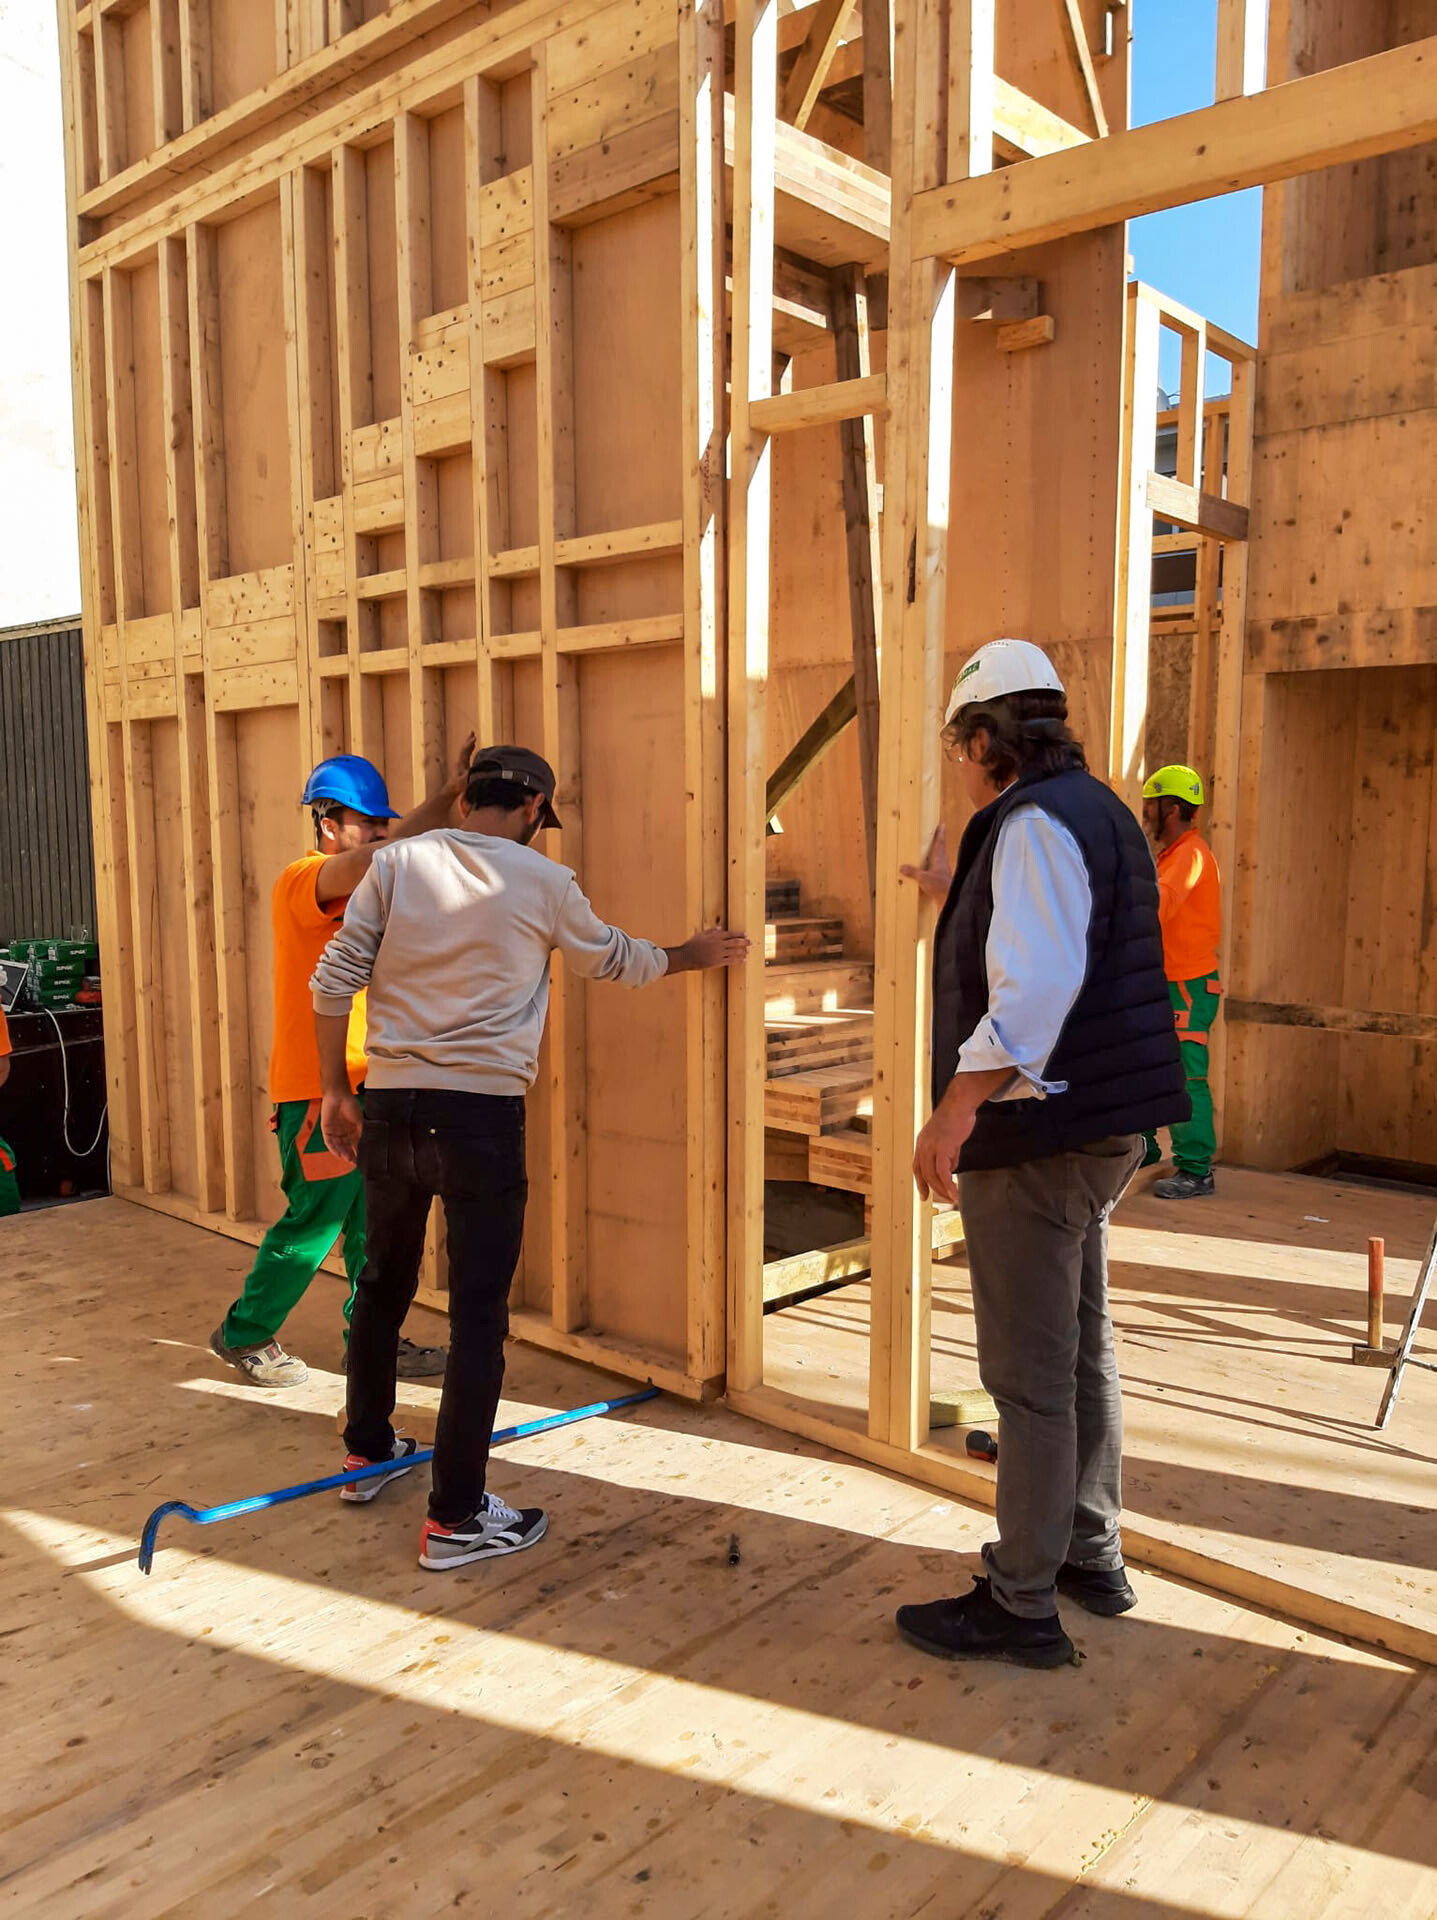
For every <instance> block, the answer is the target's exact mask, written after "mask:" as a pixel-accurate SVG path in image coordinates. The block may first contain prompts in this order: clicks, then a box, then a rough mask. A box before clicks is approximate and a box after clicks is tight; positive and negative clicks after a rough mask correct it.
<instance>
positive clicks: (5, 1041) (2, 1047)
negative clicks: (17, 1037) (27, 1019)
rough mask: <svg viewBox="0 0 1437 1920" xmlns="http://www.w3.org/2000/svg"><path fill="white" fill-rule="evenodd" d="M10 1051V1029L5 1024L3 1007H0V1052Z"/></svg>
mask: <svg viewBox="0 0 1437 1920" xmlns="http://www.w3.org/2000/svg"><path fill="white" fill-rule="evenodd" d="M9 1051H10V1029H9V1028H8V1027H7V1026H6V1024H5V1009H4V1008H3V1007H0V1053H9Z"/></svg>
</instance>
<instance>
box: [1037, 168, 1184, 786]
mask: <svg viewBox="0 0 1437 1920" xmlns="http://www.w3.org/2000/svg"><path fill="white" fill-rule="evenodd" d="M1036 164H1037V163H1036V162H1034V165H1036ZM1160 332H1161V317H1160V315H1159V312H1158V309H1157V307H1156V306H1155V305H1154V304H1153V303H1152V301H1150V300H1144V299H1143V297H1142V291H1141V289H1140V287H1139V286H1138V284H1137V282H1136V281H1131V282H1129V285H1128V299H1127V321H1126V325H1125V327H1124V339H1125V343H1126V346H1125V354H1124V366H1123V437H1122V453H1121V475H1122V478H1121V482H1120V486H1121V492H1120V497H1119V502H1118V568H1117V592H1116V606H1117V612H1116V619H1115V624H1114V634H1113V641H1114V644H1113V698H1112V708H1111V713H1112V719H1111V722H1110V728H1109V737H1108V780H1109V784H1110V785H1111V786H1112V789H1113V791H1114V792H1115V793H1117V794H1119V795H1121V797H1122V798H1123V799H1125V800H1126V801H1127V803H1128V805H1129V806H1130V807H1132V808H1133V810H1134V812H1140V811H1141V805H1140V803H1141V799H1142V784H1143V777H1144V774H1143V767H1144V755H1145V753H1146V742H1147V707H1148V649H1149V636H1150V633H1151V628H1152V577H1153V557H1152V539H1153V509H1152V505H1151V503H1150V500H1149V494H1148V486H1149V480H1150V478H1151V475H1152V463H1153V459H1154V456H1155V449H1156V445H1157V435H1158V341H1159V334H1160Z"/></svg>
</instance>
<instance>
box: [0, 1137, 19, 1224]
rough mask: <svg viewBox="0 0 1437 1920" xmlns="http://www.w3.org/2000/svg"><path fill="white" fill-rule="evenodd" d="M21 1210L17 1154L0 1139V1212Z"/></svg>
mask: <svg viewBox="0 0 1437 1920" xmlns="http://www.w3.org/2000/svg"><path fill="white" fill-rule="evenodd" d="M19 1211H20V1182H19V1181H18V1180H17V1179H16V1178H15V1155H14V1153H13V1151H12V1150H11V1148H10V1146H9V1144H8V1143H7V1142H6V1141H4V1140H0V1213H18V1212H19Z"/></svg>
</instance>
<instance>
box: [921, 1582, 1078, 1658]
mask: <svg viewBox="0 0 1437 1920" xmlns="http://www.w3.org/2000/svg"><path fill="white" fill-rule="evenodd" d="M895 1617H896V1619H897V1621H898V1631H899V1632H900V1633H901V1634H902V1635H903V1638H904V1639H905V1640H909V1641H911V1642H912V1643H913V1645H914V1646H915V1647H921V1648H922V1649H923V1651H924V1653H936V1654H937V1655H938V1657H939V1659H940V1660H1011V1661H1012V1662H1013V1664H1014V1665H1015V1666H1019V1667H1067V1666H1076V1665H1077V1664H1078V1656H1077V1654H1076V1653H1075V1652H1074V1650H1073V1643H1072V1641H1071V1640H1070V1639H1069V1638H1068V1636H1067V1634H1066V1633H1064V1631H1063V1628H1062V1623H1061V1622H1060V1621H1059V1619H1058V1616H1057V1614H1056V1613H1050V1614H1047V1615H1046V1616H1045V1617H1044V1618H1043V1619H1041V1620H1025V1619H1023V1618H1021V1617H1020V1616H1019V1615H1018V1614H1016V1613H1009V1611H1008V1609H1007V1608H1006V1607H1005V1606H1003V1605H1002V1604H1001V1602H999V1601H997V1600H995V1599H994V1598H993V1590H992V1588H991V1586H990V1585H989V1583H988V1581H987V1580H985V1579H981V1578H977V1577H975V1578H974V1581H973V1591H972V1592H971V1593H965V1594H964V1595H963V1597H962V1599H961V1600H930V1601H929V1602H928V1603H927V1605H926V1606H921V1607H900V1608H899V1609H898V1612H897V1615H896V1616H895Z"/></svg>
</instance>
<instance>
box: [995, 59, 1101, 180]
mask: <svg viewBox="0 0 1437 1920" xmlns="http://www.w3.org/2000/svg"><path fill="white" fill-rule="evenodd" d="M993 137H994V139H995V140H996V141H997V142H998V143H999V145H1000V146H1003V147H1006V148H1008V149H1010V152H1011V154H1014V155H1018V156H1020V157H1021V158H1024V159H1029V160H1034V159H1037V158H1038V157H1039V156H1040V155H1042V154H1045V153H1065V152H1066V151H1067V150H1068V148H1069V147H1083V146H1086V145H1087V143H1088V139H1089V136H1088V135H1087V134H1086V133H1084V132H1083V130H1082V128H1081V127H1075V126H1074V125H1073V123H1072V121H1071V120H1065V119H1064V118H1063V116H1062V115H1061V114H1059V113H1054V112H1053V110H1052V108H1051V107H1045V106H1044V105H1043V104H1042V103H1041V101H1038V100H1034V99H1032V98H1030V96H1029V95H1028V94H1026V93H1024V92H1022V91H1021V89H1020V88H1018V87H1015V86H1014V85H1013V84H1012V82H1011V81H1008V80H1004V79H1001V78H1000V77H998V76H997V75H995V76H994V79H993Z"/></svg>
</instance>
